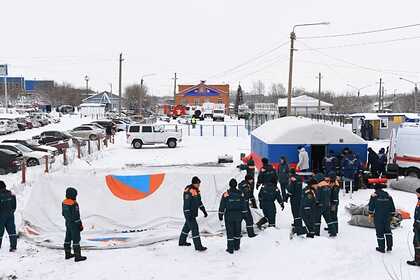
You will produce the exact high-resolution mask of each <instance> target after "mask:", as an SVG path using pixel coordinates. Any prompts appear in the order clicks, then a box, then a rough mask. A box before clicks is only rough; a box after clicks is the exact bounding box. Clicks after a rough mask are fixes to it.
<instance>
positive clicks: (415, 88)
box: [414, 83, 419, 113]
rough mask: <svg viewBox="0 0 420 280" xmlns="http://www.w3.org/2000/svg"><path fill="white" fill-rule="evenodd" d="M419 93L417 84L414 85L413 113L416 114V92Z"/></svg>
mask: <svg viewBox="0 0 420 280" xmlns="http://www.w3.org/2000/svg"><path fill="white" fill-rule="evenodd" d="M418 91H419V89H418V87H417V83H415V84H414V113H417V112H418V111H417V109H418V108H417V97H418V96H417V92H418Z"/></svg>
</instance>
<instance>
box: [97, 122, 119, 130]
mask: <svg viewBox="0 0 420 280" xmlns="http://www.w3.org/2000/svg"><path fill="white" fill-rule="evenodd" d="M92 123H97V124H100V125H101V126H103V127H104V128H105V129H106V128H107V127H111V129H113V130H114V131H117V126H116V125H115V123H114V122H113V121H111V120H99V121H93V122H92Z"/></svg>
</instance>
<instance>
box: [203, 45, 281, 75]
mask: <svg viewBox="0 0 420 280" xmlns="http://www.w3.org/2000/svg"><path fill="white" fill-rule="evenodd" d="M288 43H289V41H286V42H283V43H281V44H280V45H278V46H276V47H274V48H272V49H270V50H267V51H264V52H262V53H261V54H259V55H257V56H255V57H252V58H250V59H248V60H246V61H244V62H242V63H240V64H238V65H236V66H234V67H232V68H229V69H227V70H225V71H223V72H221V73H218V74H215V75H212V76H210V77H209V78H208V79H214V78H216V77H222V76H225V75H226V74H228V73H229V72H233V71H235V70H236V69H239V68H242V67H243V66H245V65H247V64H249V63H252V62H254V61H256V60H258V59H260V58H262V57H264V56H266V55H269V54H271V53H273V52H275V51H276V50H278V49H280V48H282V47H283V46H286V45H287V44H288Z"/></svg>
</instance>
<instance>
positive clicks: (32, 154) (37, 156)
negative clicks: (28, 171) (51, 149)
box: [0, 143, 55, 166]
mask: <svg viewBox="0 0 420 280" xmlns="http://www.w3.org/2000/svg"><path fill="white" fill-rule="evenodd" d="M0 149H5V150H10V151H13V152H15V153H18V154H21V155H22V156H23V158H24V160H25V162H26V165H27V166H35V165H40V164H41V162H43V161H44V160H45V157H46V156H48V160H49V161H50V162H54V161H55V157H54V156H53V155H51V154H50V153H47V152H40V151H34V150H31V149H29V148H28V147H25V146H23V145H21V144H18V143H1V144H0Z"/></svg>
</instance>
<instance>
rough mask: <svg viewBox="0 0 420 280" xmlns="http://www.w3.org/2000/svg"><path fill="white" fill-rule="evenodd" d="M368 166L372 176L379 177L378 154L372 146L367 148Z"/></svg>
mask: <svg viewBox="0 0 420 280" xmlns="http://www.w3.org/2000/svg"><path fill="white" fill-rule="evenodd" d="M368 168H369V170H370V173H371V174H372V178H378V177H379V169H380V164H379V156H378V154H377V153H376V152H375V151H374V150H373V149H372V148H368Z"/></svg>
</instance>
